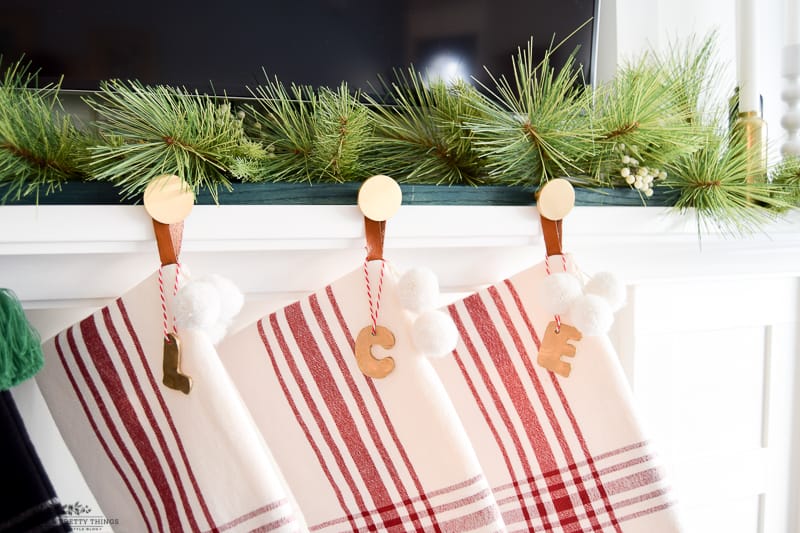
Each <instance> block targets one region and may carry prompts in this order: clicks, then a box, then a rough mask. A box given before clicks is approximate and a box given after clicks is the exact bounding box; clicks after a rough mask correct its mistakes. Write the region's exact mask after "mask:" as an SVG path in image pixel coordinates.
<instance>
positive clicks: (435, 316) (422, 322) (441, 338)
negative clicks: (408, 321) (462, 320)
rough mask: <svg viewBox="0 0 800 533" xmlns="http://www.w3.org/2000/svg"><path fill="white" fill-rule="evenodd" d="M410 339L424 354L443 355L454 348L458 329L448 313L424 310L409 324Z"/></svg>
mask: <svg viewBox="0 0 800 533" xmlns="http://www.w3.org/2000/svg"><path fill="white" fill-rule="evenodd" d="M411 339H412V341H413V342H414V346H416V347H417V349H418V350H419V351H420V352H422V353H424V354H425V355H428V356H431V357H443V356H445V355H447V354H449V353H450V352H452V351H453V350H454V349H455V347H456V344H457V343H458V329H456V325H455V324H454V323H453V319H452V318H450V315H448V314H445V313H443V312H442V311H436V310H432V311H426V312H424V313H422V314H421V315H419V316H418V317H417V319H416V320H415V321H414V324H413V325H412V326H411Z"/></svg>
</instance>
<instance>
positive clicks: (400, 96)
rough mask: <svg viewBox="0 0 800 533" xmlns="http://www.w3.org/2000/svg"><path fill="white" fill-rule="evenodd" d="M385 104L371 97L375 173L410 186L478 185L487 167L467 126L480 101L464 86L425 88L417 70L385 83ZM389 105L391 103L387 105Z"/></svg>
mask: <svg viewBox="0 0 800 533" xmlns="http://www.w3.org/2000/svg"><path fill="white" fill-rule="evenodd" d="M384 90H385V93H386V96H385V97H384V98H383V99H382V100H380V101H379V100H378V99H376V98H372V97H369V96H368V97H367V100H368V102H369V103H370V104H371V106H370V111H371V114H372V118H373V120H374V121H375V139H374V143H373V150H372V152H371V164H372V165H373V168H374V172H377V173H382V174H389V175H390V176H392V177H394V178H396V179H397V180H398V181H403V182H409V183H428V184H436V185H441V184H447V185H477V184H479V183H481V181H482V178H483V175H484V173H485V171H484V162H483V160H482V159H481V158H480V157H479V155H478V152H477V150H476V149H475V147H474V146H473V142H472V141H473V133H472V131H471V130H470V128H469V127H468V126H467V122H470V121H472V120H476V119H477V118H478V111H477V109H476V106H475V105H474V102H475V101H476V100H478V99H480V98H482V97H481V95H480V94H479V93H478V91H477V90H476V89H475V88H473V87H472V86H470V85H469V84H467V83H465V82H457V83H455V84H453V85H448V84H446V83H444V82H443V81H433V82H431V83H430V84H427V85H426V84H425V82H424V81H423V79H422V75H421V74H420V73H418V72H416V71H415V70H414V69H413V68H411V69H409V70H408V72H407V73H406V72H402V71H397V72H396V73H395V81H394V82H392V83H391V84H390V85H389V84H384ZM389 102H391V103H389Z"/></svg>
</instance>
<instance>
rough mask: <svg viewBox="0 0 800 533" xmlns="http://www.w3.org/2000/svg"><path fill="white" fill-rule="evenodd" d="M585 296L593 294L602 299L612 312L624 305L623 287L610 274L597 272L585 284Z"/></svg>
mask: <svg viewBox="0 0 800 533" xmlns="http://www.w3.org/2000/svg"><path fill="white" fill-rule="evenodd" d="M585 290H586V294H595V295H597V296H600V297H601V298H604V299H605V300H606V301H607V302H608V305H609V306H610V307H611V310H612V311H617V310H619V308H620V307H622V306H623V305H624V304H625V285H623V284H622V283H621V282H620V281H619V279H617V277H616V276H615V275H614V274H612V273H610V272H598V273H597V274H595V275H594V276H593V277H592V279H590V280H589V282H588V283H587V284H586V287H585Z"/></svg>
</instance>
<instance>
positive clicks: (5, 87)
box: [0, 62, 87, 202]
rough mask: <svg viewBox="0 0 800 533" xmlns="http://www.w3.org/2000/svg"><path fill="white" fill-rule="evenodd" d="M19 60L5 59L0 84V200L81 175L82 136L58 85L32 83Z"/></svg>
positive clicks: (36, 193)
mask: <svg viewBox="0 0 800 533" xmlns="http://www.w3.org/2000/svg"><path fill="white" fill-rule="evenodd" d="M29 69H30V66H29V65H28V64H23V63H22V62H16V63H13V64H11V65H9V66H8V67H7V68H6V71H5V73H4V75H3V80H2V84H1V85H0V187H2V188H4V189H5V192H4V194H3V196H2V202H6V201H7V200H9V199H14V200H19V199H20V198H22V197H25V196H30V195H34V196H35V197H36V198H37V199H38V197H39V194H40V192H42V190H43V191H44V194H50V193H51V192H53V191H56V190H60V189H61V185H62V183H63V182H65V181H67V180H77V179H81V178H83V177H84V174H83V172H82V170H81V165H80V161H81V157H82V155H83V154H84V151H85V146H86V142H87V141H86V139H87V138H86V136H84V135H83V134H81V133H80V132H79V131H78V129H77V128H76V127H75V125H74V124H73V122H72V120H71V118H70V116H69V115H67V114H65V113H64V112H63V110H62V109H61V108H60V104H59V101H58V91H59V88H60V87H59V85H58V84H56V85H48V86H45V87H41V88H37V87H36V85H37V79H36V74H35V73H31V72H30V70H29Z"/></svg>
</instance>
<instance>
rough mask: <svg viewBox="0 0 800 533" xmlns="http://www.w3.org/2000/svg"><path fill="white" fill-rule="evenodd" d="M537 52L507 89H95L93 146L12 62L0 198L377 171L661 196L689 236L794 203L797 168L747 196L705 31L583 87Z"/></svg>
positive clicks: (396, 83) (413, 177)
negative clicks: (71, 185)
mask: <svg viewBox="0 0 800 533" xmlns="http://www.w3.org/2000/svg"><path fill="white" fill-rule="evenodd" d="M562 44H563V43H562ZM558 46H561V44H559V45H558ZM551 48H552V47H551ZM551 53H552V50H551V51H548V52H546V54H545V57H544V60H543V61H541V62H539V63H536V62H535V61H534V59H533V45H532V42H529V43H528V46H527V47H526V48H524V49H520V50H519V51H518V53H517V55H516V57H515V58H514V62H513V66H514V70H513V76H512V77H511V79H506V78H504V77H500V78H494V77H493V78H491V80H492V81H491V82H490V83H488V84H487V85H486V86H484V87H481V88H480V89H476V88H474V87H472V86H470V85H469V84H466V83H456V84H452V85H447V84H445V83H443V82H430V83H429V82H427V81H425V80H424V78H423V76H422V75H421V74H419V73H418V72H416V71H415V70H413V68H412V69H410V70H408V71H399V72H398V74H396V76H395V79H394V80H393V81H392V82H391V83H388V84H385V85H384V89H385V91H384V93H385V95H386V96H385V97H384V98H381V99H378V98H377V97H374V96H369V95H362V94H360V93H359V92H355V93H353V92H351V91H349V90H348V88H347V86H346V85H345V84H342V85H341V86H340V87H338V88H336V89H335V90H333V89H326V88H322V89H314V88H311V87H306V86H297V85H290V86H288V87H287V86H285V85H284V84H283V83H282V82H280V81H278V80H277V79H276V80H268V81H266V82H265V83H264V84H263V85H262V86H260V87H257V88H256V89H255V90H254V91H253V96H254V98H253V100H252V101H250V102H248V103H245V104H241V107H240V108H238V109H236V110H232V109H231V105H232V104H231V102H229V101H228V100H227V99H226V98H217V97H212V96H207V95H200V94H197V93H189V92H187V91H186V90H182V89H176V88H171V87H164V86H156V87H148V86H144V85H142V84H140V83H138V82H135V81H134V82H119V81H110V82H106V83H103V84H102V87H101V90H100V91H99V92H97V93H95V94H93V95H91V96H89V97H87V98H85V102H86V103H87V104H88V105H89V106H90V107H91V108H92V109H93V110H94V111H95V112H96V113H97V115H98V120H97V122H96V125H95V126H96V130H97V131H96V134H94V133H89V134H87V133H84V132H83V131H81V130H79V129H78V128H77V127H76V126H75V125H74V124H73V122H72V121H71V119H70V117H69V116H68V115H66V114H64V113H63V112H62V111H61V110H60V107H59V101H58V89H59V88H58V86H57V85H56V86H48V87H44V88H41V89H36V78H35V75H33V74H30V73H29V70H28V69H27V67H26V66H25V65H23V64H22V63H15V64H12V65H10V66H9V67H7V68H6V72H5V75H4V77H3V80H2V85H1V86H0V194H2V195H3V196H2V200H3V201H7V200H9V199H19V198H22V197H25V196H35V197H36V198H38V195H39V194H40V190H43V191H44V193H45V194H47V193H51V192H53V191H56V190H58V189H59V188H60V186H61V184H62V183H63V182H65V181H66V180H74V179H94V180H104V181H110V182H112V183H114V184H116V185H117V186H118V187H119V188H120V190H121V193H122V194H123V196H127V197H132V196H136V195H138V194H140V193H141V192H142V191H143V190H144V188H145V187H146V186H147V184H148V183H149V181H150V180H151V179H152V178H154V177H156V176H158V175H161V174H168V173H169V174H177V175H180V176H182V177H183V178H184V179H186V180H187V182H188V183H189V185H190V186H191V187H192V188H193V189H194V190H195V191H197V190H199V189H209V190H210V191H211V194H212V196H213V197H214V198H215V199H216V198H217V190H218V187H225V188H227V189H230V188H231V186H232V182H233V181H236V180H242V181H256V182H271V181H292V182H303V181H304V182H310V183H314V182H320V181H327V182H351V181H362V180H363V179H364V178H366V177H367V176H369V175H371V174H375V173H385V174H389V175H391V176H393V177H394V178H396V179H397V180H398V181H401V182H406V183H427V184H443V185H444V184H447V185H454V184H470V185H481V184H507V185H519V184H523V185H529V186H538V185H540V184H541V183H543V182H545V181H547V180H549V179H551V178H554V177H562V176H563V177H567V178H568V179H570V180H571V181H573V183H575V184H577V185H580V186H585V187H629V188H633V189H635V190H638V191H639V193H640V194H641V196H642V200H643V202H646V199H647V198H648V197H649V196H650V195H652V194H653V188H654V187H656V186H663V187H669V188H672V189H675V190H676V191H677V195H678V198H679V199H678V202H677V204H676V208H677V209H679V210H687V209H694V210H695V211H696V213H697V215H698V217H699V224H700V226H701V227H703V228H708V227H711V226H714V227H717V226H718V227H722V228H723V229H725V230H726V231H733V232H737V233H741V232H745V231H749V230H752V229H754V228H756V227H757V226H758V225H759V224H761V223H763V222H766V221H768V220H771V219H772V217H773V216H774V214H776V213H779V212H781V211H784V210H786V209H789V208H791V207H793V206H795V207H796V206H797V205H798V203H800V162H799V161H798V160H796V159H787V160H786V161H785V162H784V163H783V164H781V165H779V166H777V167H776V168H775V169H774V170H773V171H772V172H771V174H770V176H769V178H770V179H767V176H766V171H765V172H764V175H763V176H759V179H757V180H755V183H748V165H747V151H746V149H745V148H744V146H743V144H742V142H741V139H738V138H737V137H736V135H735V134H729V133H728V125H727V123H726V122H725V117H726V115H727V108H728V105H727V102H725V101H723V102H721V103H720V102H719V101H716V100H715V99H713V98H711V97H710V96H709V95H710V94H711V92H712V91H711V89H712V88H713V87H715V86H717V85H718V81H717V77H718V76H719V73H720V72H721V68H720V66H719V65H718V64H717V63H716V61H715V36H713V35H711V36H709V37H708V38H706V39H704V40H703V41H701V42H700V43H699V44H696V43H695V42H694V41H689V42H688V43H687V44H686V45H684V46H680V45H678V44H674V45H673V46H672V51H671V52H670V53H668V54H666V55H663V56H659V55H655V54H652V53H648V54H645V55H644V56H643V57H642V59H641V60H639V61H637V62H636V63H632V64H630V65H626V66H624V67H623V68H621V69H620V70H619V72H618V75H617V76H616V77H615V79H614V80H612V81H611V82H609V83H607V84H605V85H602V86H600V87H598V88H596V89H592V88H590V87H586V86H585V85H584V84H583V83H582V80H581V79H580V70H579V69H578V68H577V67H578V65H576V64H575V61H574V58H570V59H569V60H568V61H567V62H566V64H565V66H564V67H562V68H559V69H556V68H554V67H553V66H552V64H551V57H552V55H551ZM490 74H491V73H490ZM717 100H718V99H717ZM234 111H235V112H234ZM750 177H752V176H750ZM751 181H752V180H751Z"/></svg>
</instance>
